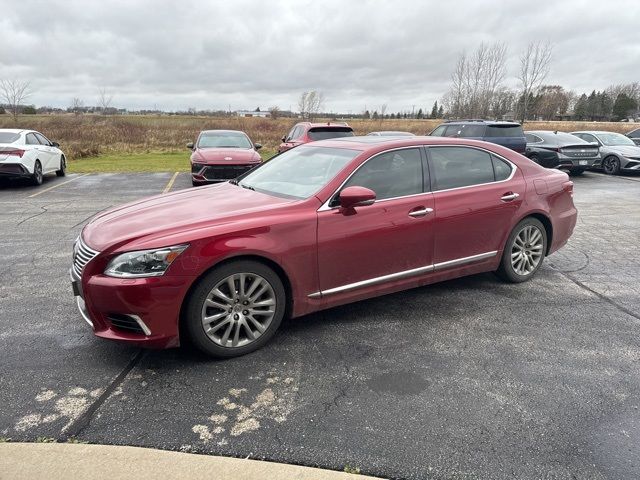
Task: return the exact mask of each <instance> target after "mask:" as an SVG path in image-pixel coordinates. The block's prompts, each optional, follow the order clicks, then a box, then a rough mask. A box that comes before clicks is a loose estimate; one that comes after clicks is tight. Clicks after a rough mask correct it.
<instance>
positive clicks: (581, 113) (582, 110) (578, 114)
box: [573, 93, 588, 120]
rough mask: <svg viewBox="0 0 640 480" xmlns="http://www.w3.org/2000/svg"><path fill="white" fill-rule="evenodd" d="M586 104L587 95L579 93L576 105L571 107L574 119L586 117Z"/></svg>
mask: <svg viewBox="0 0 640 480" xmlns="http://www.w3.org/2000/svg"><path fill="white" fill-rule="evenodd" d="M587 104H588V99H587V95H586V94H584V93H583V94H582V95H580V98H579V99H578V101H577V102H576V106H575V107H574V109H573V115H574V117H575V118H576V120H584V119H585V118H586V117H587Z"/></svg>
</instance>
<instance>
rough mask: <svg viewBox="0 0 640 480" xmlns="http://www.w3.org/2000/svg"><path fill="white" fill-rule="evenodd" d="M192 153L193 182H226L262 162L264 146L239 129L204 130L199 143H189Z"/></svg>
mask: <svg viewBox="0 0 640 480" xmlns="http://www.w3.org/2000/svg"><path fill="white" fill-rule="evenodd" d="M187 148H188V149H190V150H192V153H191V183H192V184H193V185H194V186H197V185H203V184H205V183H216V182H226V181H228V180H230V179H233V178H236V177H237V176H239V175H241V174H243V173H245V172H246V171H247V170H250V169H252V168H253V167H255V166H256V165H258V164H259V163H260V162H262V157H260V154H259V153H258V152H257V150H260V148H262V145H260V144H259V143H255V144H254V143H253V142H252V141H251V140H250V139H249V136H248V135H247V134H246V133H244V132H241V131H238V130H204V131H202V132H200V135H198V139H197V140H196V143H195V144H194V143H188V144H187Z"/></svg>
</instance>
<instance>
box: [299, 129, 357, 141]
mask: <svg viewBox="0 0 640 480" xmlns="http://www.w3.org/2000/svg"><path fill="white" fill-rule="evenodd" d="M353 136H354V133H353V129H352V128H351V127H316V128H311V129H310V130H309V138H310V139H311V140H313V141H316V140H327V139H329V138H339V137H353Z"/></svg>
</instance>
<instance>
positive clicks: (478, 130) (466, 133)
mask: <svg viewBox="0 0 640 480" xmlns="http://www.w3.org/2000/svg"><path fill="white" fill-rule="evenodd" d="M429 135H431V136H432V137H453V138H468V139H472V140H483V141H485V142H491V143H497V144H498V145H502V146H503V147H507V148H510V149H511V150H514V151H516V152H518V153H524V152H525V149H526V145H527V142H526V140H525V138H524V132H523V131H522V126H521V125H520V124H519V123H515V122H498V121H495V122H494V121H491V120H450V121H447V122H445V123H443V124H442V125H439V126H438V127H436V128H435V129H434V130H433V131H432V132H431V133H430V134H429Z"/></svg>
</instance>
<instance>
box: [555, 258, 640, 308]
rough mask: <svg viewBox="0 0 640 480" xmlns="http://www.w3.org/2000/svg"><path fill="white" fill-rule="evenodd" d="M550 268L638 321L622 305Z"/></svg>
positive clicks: (569, 276)
mask: <svg viewBox="0 0 640 480" xmlns="http://www.w3.org/2000/svg"><path fill="white" fill-rule="evenodd" d="M552 268H553V269H554V270H556V272H558V273H559V274H560V275H562V276H563V277H565V278H566V279H568V280H569V281H571V282H573V283H575V284H576V285H577V286H578V287H580V288H582V289H583V290H586V291H587V292H590V293H592V294H594V295H595V296H596V297H598V298H599V299H600V300H602V301H604V302H606V303H608V304H609V305H611V306H613V307H615V308H617V309H618V310H620V311H621V312H624V313H626V314H627V315H629V316H631V317H633V318H635V319H636V320H640V315H639V314H637V313H635V312H633V311H631V310H629V309H628V308H626V307H625V306H623V305H620V304H619V303H618V302H615V301H614V300H611V299H610V298H609V297H607V296H605V295H603V294H602V293H600V292H597V291H596V290H594V289H593V288H591V287H588V286H587V285H585V284H584V283H582V282H581V281H580V280H578V279H577V278H573V277H572V276H571V275H569V274H568V273H565V272H563V271H562V270H557V269H556V268H555V267H553V266H552Z"/></svg>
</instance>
